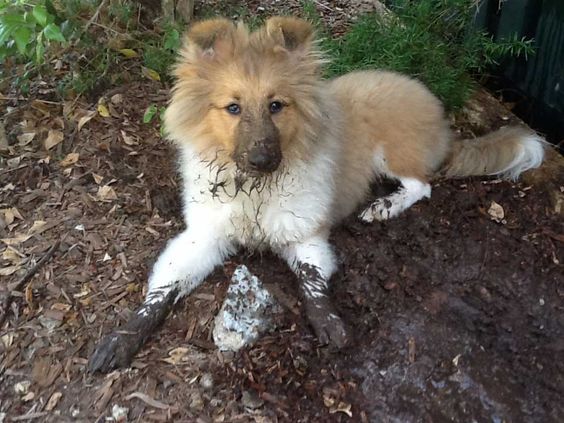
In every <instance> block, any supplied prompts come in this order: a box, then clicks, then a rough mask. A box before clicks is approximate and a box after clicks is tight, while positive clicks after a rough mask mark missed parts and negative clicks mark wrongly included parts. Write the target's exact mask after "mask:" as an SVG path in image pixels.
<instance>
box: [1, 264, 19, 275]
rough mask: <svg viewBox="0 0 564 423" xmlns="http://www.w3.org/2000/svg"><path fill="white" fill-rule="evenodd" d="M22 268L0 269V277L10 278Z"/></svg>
mask: <svg viewBox="0 0 564 423" xmlns="http://www.w3.org/2000/svg"><path fill="white" fill-rule="evenodd" d="M20 267H21V266H8V267H2V268H0V276H10V275H12V274H14V273H16V271H17V270H18V269H19V268H20Z"/></svg>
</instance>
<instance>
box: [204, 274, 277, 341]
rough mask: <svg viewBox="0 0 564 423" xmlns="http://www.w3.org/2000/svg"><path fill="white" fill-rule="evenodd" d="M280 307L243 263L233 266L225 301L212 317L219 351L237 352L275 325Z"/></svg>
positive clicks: (214, 335) (214, 337)
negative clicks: (233, 270) (235, 267)
mask: <svg viewBox="0 0 564 423" xmlns="http://www.w3.org/2000/svg"><path fill="white" fill-rule="evenodd" d="M280 311H281V310H280V307H279V306H278V305H277V304H276V302H275V300H274V298H273V297H272V295H271V294H270V293H269V292H268V291H267V290H266V289H265V288H264V286H263V284H262V282H261V281H260V280H259V279H258V278H257V277H256V276H254V275H253V274H251V273H250V272H249V269H247V267H246V266H243V265H241V266H239V267H237V269H235V272H234V273H233V277H232V278H231V285H230V286H229V288H228V290H227V295H226V296H225V301H224V302H223V305H222V306H221V310H219V313H218V315H217V316H216V318H215V325H214V328H213V340H214V342H215V345H217V347H218V348H219V350H221V351H238V350H239V349H241V348H242V347H244V346H246V345H249V344H252V343H253V342H255V341H256V340H257V339H258V338H259V336H260V335H261V334H262V333H264V332H265V331H267V330H269V329H272V328H273V326H274V323H273V319H272V317H273V315H274V314H275V313H279V312H280Z"/></svg>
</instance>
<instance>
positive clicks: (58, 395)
mask: <svg viewBox="0 0 564 423" xmlns="http://www.w3.org/2000/svg"><path fill="white" fill-rule="evenodd" d="M62 396H63V394H61V393H60V392H53V395H51V398H49V401H47V405H46V406H45V410H47V411H51V410H53V409H54V408H55V407H56V406H57V403H58V402H59V399H61V397H62Z"/></svg>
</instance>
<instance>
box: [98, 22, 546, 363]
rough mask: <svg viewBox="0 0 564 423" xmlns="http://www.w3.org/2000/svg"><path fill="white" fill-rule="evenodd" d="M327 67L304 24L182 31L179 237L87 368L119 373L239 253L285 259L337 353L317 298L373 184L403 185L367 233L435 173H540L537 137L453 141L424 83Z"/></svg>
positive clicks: (177, 111) (337, 334) (174, 118)
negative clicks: (183, 301)
mask: <svg viewBox="0 0 564 423" xmlns="http://www.w3.org/2000/svg"><path fill="white" fill-rule="evenodd" d="M323 62H324V59H323V56H322V54H321V52H320V51H319V49H318V47H317V44H316V42H315V40H314V34H313V29H312V27H311V26H310V24H308V23H307V22H305V21H303V20H300V19H295V18H290V17H275V18H271V19H269V20H268V21H267V22H266V24H265V25H264V26H263V27H262V28H260V29H259V30H257V31H255V32H249V30H248V29H247V27H245V26H244V25H242V24H239V25H237V26H236V25H234V24H233V23H232V22H230V21H228V20H224V19H214V20H209V21H203V22H200V23H196V24H195V25H193V26H192V28H191V29H190V31H189V32H188V35H187V37H186V43H185V46H184V48H183V49H182V51H181V56H180V60H179V62H178V64H177V66H176V68H175V76H176V85H175V86H174V89H173V93H172V100H171V102H170V105H169V107H168V109H167V111H166V115H165V125H166V129H167V131H168V137H169V138H170V139H171V140H172V141H174V143H175V144H176V146H177V147H178V150H179V155H180V173H181V175H182V179H183V191H182V196H183V207H184V219H185V223H186V230H185V231H184V232H182V233H181V234H179V235H177V236H176V237H175V238H174V239H173V240H171V241H170V242H169V243H168V245H167V247H166V249H165V250H164V251H163V252H162V254H161V256H160V257H159V258H158V260H157V262H156V264H155V266H154V269H153V271H152V273H151V276H150V279H149V291H148V295H147V299H146V301H145V303H144V304H143V305H142V307H141V308H140V309H139V310H138V311H137V312H136V313H135V314H134V315H133V317H132V318H131V320H130V321H129V322H128V323H127V324H126V325H125V327H124V328H122V329H121V330H119V331H115V332H114V333H112V334H110V335H109V336H107V337H106V338H105V339H104V340H103V341H102V342H101V343H100V344H99V346H98V348H97V349H96V351H95V353H94V354H93V356H92V357H91V360H90V369H91V370H102V371H108V370H110V369H111V368H113V367H116V366H125V365H127V364H129V362H130V361H131V358H132V357H133V356H134V354H135V353H136V352H137V351H138V349H139V348H140V347H141V346H142V345H143V343H144V342H145V341H146V339H147V337H148V336H149V335H150V334H151V332H152V331H153V330H154V329H155V328H156V326H157V325H158V324H159V323H160V322H162V320H163V319H164V318H165V316H166V314H167V312H168V310H169V308H170V305H171V304H172V303H173V302H174V301H176V300H177V299H178V298H180V297H182V296H183V295H186V294H188V293H190V292H191V291H192V290H193V289H194V288H195V287H197V286H198V285H199V284H200V283H201V282H202V281H203V280H204V279H205V278H206V276H207V275H208V274H209V273H210V272H211V271H212V270H213V269H214V268H215V267H216V266H218V265H221V264H222V263H223V261H224V260H225V258H226V257H228V256H229V255H231V254H234V253H235V252H236V251H237V250H238V249H239V248H240V247H246V248H270V249H272V250H273V251H274V252H276V253H277V254H279V255H280V256H281V257H283V258H284V259H285V260H286V261H287V262H288V264H289V265H290V267H291V268H292V269H293V270H294V272H295V273H296V275H297V278H298V280H299V283H300V289H301V293H302V300H303V304H304V310H305V314H306V316H307V318H308V319H309V322H310V324H311V326H312V327H313V329H314V331H315V333H316V334H317V336H318V337H319V340H320V341H321V342H324V343H332V344H334V345H336V346H338V347H341V346H343V345H345V344H346V342H347V332H346V329H345V325H344V324H343V322H342V321H341V319H340V318H339V317H338V315H337V313H336V312H335V310H334V308H333V306H332V303H331V301H330V299H329V297H328V292H327V291H328V281H329V279H330V277H331V275H332V273H333V272H334V270H335V256H334V253H333V250H332V248H331V246H330V245H329V243H328V236H329V231H330V229H331V227H332V226H333V225H334V224H336V223H337V222H339V221H340V220H341V219H343V218H344V217H346V216H347V215H349V214H351V213H352V212H354V211H355V210H356V209H357V208H358V207H359V206H360V205H361V203H363V202H364V201H365V200H366V199H367V195H368V193H369V186H370V183H371V182H372V181H374V180H375V179H376V178H377V177H379V176H386V177H390V178H394V179H396V180H397V181H399V184H400V187H399V189H398V190H397V191H396V192H394V193H392V194H390V195H388V196H387V197H384V198H380V199H378V200H376V201H375V202H373V203H372V204H371V205H370V206H369V207H368V208H367V209H366V210H364V211H362V213H361V214H360V218H361V219H362V220H364V221H366V222H371V221H373V220H383V219H388V218H391V217H394V216H396V215H398V214H399V213H401V212H402V211H403V210H405V209H407V208H408V207H410V206H411V205H412V204H413V203H415V202H416V201H418V200H420V199H422V198H424V197H429V196H430V194H431V186H430V184H429V180H430V178H432V177H433V175H434V174H435V173H436V172H437V171H439V170H441V172H442V173H444V174H446V175H447V176H467V175H500V176H503V177H509V178H516V177H517V176H518V175H519V174H520V173H521V172H523V171H525V170H527V169H530V168H533V167H537V166H539V165H540V163H541V162H542V159H543V154H544V151H543V142H542V140H541V139H540V138H538V137H537V136H536V135H535V134H532V133H529V132H526V131H524V130H523V129H518V128H509V129H502V130H500V131H497V132H495V133H493V134H490V135H488V136H486V137H483V138H479V139H477V140H467V141H462V142H452V134H451V131H450V130H449V125H448V123H447V121H446V120H445V116H444V111H443V108H442V106H441V104H440V102H439V100H437V98H435V97H434V96H433V95H432V94H431V93H430V92H429V91H428V90H427V89H426V88H425V87H424V86H423V85H422V84H421V83H420V82H418V81H415V80H413V79H410V78H408V77H405V76H402V75H398V74H395V73H390V72H377V71H363V72H353V73H350V74H347V75H344V76H342V77H339V78H337V79H334V80H330V81H326V80H323V79H322V78H321V76H320V71H321V66H322V64H323Z"/></svg>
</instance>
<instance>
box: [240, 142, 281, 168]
mask: <svg viewBox="0 0 564 423" xmlns="http://www.w3.org/2000/svg"><path fill="white" fill-rule="evenodd" d="M280 160H281V153H280V148H279V146H278V144H277V143H274V142H269V141H268V140H266V141H263V140H261V141H258V142H256V143H254V145H253V147H251V148H250V149H249V151H248V153H247V162H248V163H249V166H250V167H251V168H252V169H254V170H258V171H259V172H273V171H275V170H276V169H277V168H278V165H280Z"/></svg>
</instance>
